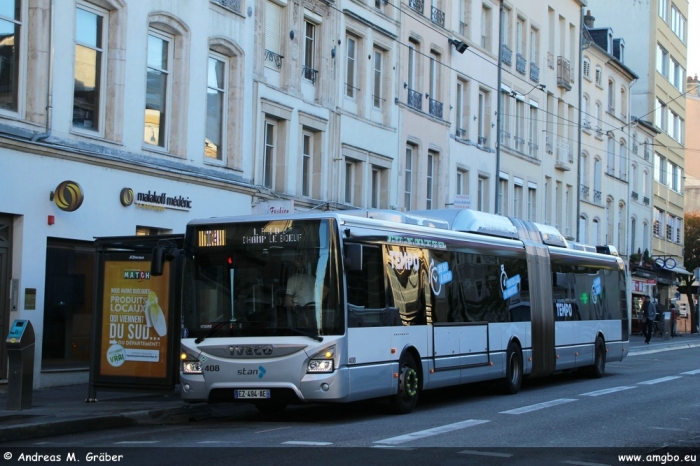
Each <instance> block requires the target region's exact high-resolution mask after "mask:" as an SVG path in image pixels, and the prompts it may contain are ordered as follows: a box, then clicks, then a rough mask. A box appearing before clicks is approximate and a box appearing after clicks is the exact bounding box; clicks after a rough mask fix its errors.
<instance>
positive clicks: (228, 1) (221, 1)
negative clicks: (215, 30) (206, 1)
mask: <svg viewBox="0 0 700 466" xmlns="http://www.w3.org/2000/svg"><path fill="white" fill-rule="evenodd" d="M211 2H212V3H216V4H217V5H221V6H222V7H224V8H228V9H229V10H233V11H236V12H238V13H240V12H241V0H211Z"/></svg>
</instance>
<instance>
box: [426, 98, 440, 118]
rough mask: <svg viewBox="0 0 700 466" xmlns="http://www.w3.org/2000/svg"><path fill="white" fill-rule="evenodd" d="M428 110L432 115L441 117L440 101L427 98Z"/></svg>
mask: <svg viewBox="0 0 700 466" xmlns="http://www.w3.org/2000/svg"><path fill="white" fill-rule="evenodd" d="M428 112H429V113H430V114H431V115H432V116H434V117H436V118H440V119H442V102H438V101H437V100H434V99H428Z"/></svg>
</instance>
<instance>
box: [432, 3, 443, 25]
mask: <svg viewBox="0 0 700 466" xmlns="http://www.w3.org/2000/svg"><path fill="white" fill-rule="evenodd" d="M430 20H431V21H432V22H433V23H435V24H437V25H438V26H440V27H445V12H444V11H441V10H438V9H437V8H435V7H434V6H433V7H430Z"/></svg>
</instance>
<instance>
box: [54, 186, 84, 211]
mask: <svg viewBox="0 0 700 466" xmlns="http://www.w3.org/2000/svg"><path fill="white" fill-rule="evenodd" d="M53 201H54V202H55V203H56V205H57V206H58V208H59V209H61V210H63V211H66V212H75V211H76V210H78V208H79V207H80V206H81V205H82V204H83V188H81V187H80V185H79V184H78V183H76V182H75V181H64V182H63V183H61V184H59V185H58V186H56V191H54V192H53Z"/></svg>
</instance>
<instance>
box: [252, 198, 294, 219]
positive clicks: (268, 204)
mask: <svg viewBox="0 0 700 466" xmlns="http://www.w3.org/2000/svg"><path fill="white" fill-rule="evenodd" d="M292 213H294V201H293V200H291V199H274V200H269V201H262V202H259V203H257V204H256V205H255V207H253V214H257V215H269V214H272V215H287V214H292Z"/></svg>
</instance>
